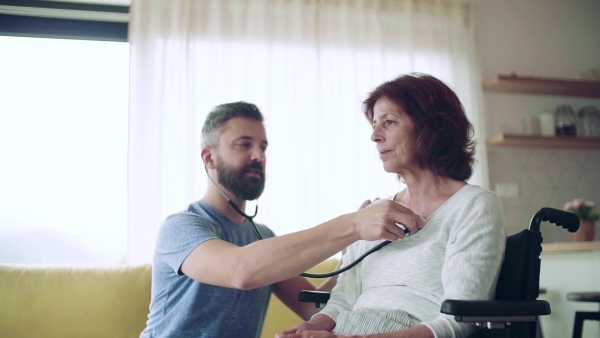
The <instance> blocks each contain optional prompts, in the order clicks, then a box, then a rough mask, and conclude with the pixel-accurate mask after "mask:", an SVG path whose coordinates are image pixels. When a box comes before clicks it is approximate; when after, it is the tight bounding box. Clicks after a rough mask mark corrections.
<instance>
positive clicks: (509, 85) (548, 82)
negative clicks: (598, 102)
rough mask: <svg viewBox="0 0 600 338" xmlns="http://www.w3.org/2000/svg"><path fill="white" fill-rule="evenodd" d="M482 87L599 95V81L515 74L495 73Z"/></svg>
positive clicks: (526, 91)
mask: <svg viewBox="0 0 600 338" xmlns="http://www.w3.org/2000/svg"><path fill="white" fill-rule="evenodd" d="M483 89H484V90H487V91H495V92H506V93H523V94H541V95H561V96H578V97H600V81H593V80H566V79H553V78H543V77H534V76H517V75H515V74H512V75H496V76H494V77H493V78H491V79H488V80H486V81H484V82H483Z"/></svg>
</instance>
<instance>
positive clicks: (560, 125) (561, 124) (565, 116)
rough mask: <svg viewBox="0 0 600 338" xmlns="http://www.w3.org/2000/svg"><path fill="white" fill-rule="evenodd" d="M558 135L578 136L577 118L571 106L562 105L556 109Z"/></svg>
mask: <svg viewBox="0 0 600 338" xmlns="http://www.w3.org/2000/svg"><path fill="white" fill-rule="evenodd" d="M554 121H555V130H556V135H569V136H575V135H576V130H577V128H576V126H575V124H576V118H575V112H574V111H573V107H572V106H571V105H570V104H562V105H560V106H558V107H556V112H555V120H554Z"/></svg>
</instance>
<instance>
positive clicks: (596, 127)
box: [577, 106, 600, 137]
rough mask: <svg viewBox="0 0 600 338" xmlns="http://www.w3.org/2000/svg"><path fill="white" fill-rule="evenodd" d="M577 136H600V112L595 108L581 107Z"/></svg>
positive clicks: (578, 113)
mask: <svg viewBox="0 0 600 338" xmlns="http://www.w3.org/2000/svg"><path fill="white" fill-rule="evenodd" d="M577 122H578V123H577V135H580V136H583V137H596V136H600V112H598V109H597V108H596V107H594V106H585V107H581V108H580V109H579V111H578V112H577Z"/></svg>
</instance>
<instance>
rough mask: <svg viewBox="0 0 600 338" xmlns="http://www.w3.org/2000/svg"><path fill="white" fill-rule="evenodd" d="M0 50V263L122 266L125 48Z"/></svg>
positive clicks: (14, 42)
mask: <svg viewBox="0 0 600 338" xmlns="http://www.w3.org/2000/svg"><path fill="white" fill-rule="evenodd" d="M0 50H1V51H2V53H0V158H1V159H2V164H1V166H0V206H1V207H0V263H27V264H42V265H108V264H118V263H122V262H124V259H125V256H126V246H127V210H126V208H127V119H128V117H127V111H128V76H129V71H128V68H129V44H128V43H126V42H109V41H85V40H61V39H43V38H28V37H7V36H0Z"/></svg>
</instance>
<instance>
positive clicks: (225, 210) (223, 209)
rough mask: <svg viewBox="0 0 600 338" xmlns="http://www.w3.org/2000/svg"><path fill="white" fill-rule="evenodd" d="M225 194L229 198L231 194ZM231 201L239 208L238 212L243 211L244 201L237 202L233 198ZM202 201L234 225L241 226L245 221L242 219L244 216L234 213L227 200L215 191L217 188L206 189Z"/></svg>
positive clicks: (237, 200)
mask: <svg viewBox="0 0 600 338" xmlns="http://www.w3.org/2000/svg"><path fill="white" fill-rule="evenodd" d="M225 192H226V193H227V194H229V195H228V196H231V193H230V192H229V191H225ZM230 198H231V197H230ZM231 200H232V201H233V203H235V204H236V205H237V206H238V208H240V210H242V211H244V210H245V208H246V201H245V200H239V199H237V198H235V197H234V198H232V199H231ZM202 201H204V202H205V203H207V204H209V205H210V206H211V207H213V208H215V209H217V210H218V211H219V212H220V213H222V214H223V216H225V217H227V218H228V219H229V220H231V221H232V222H234V223H238V224H242V223H244V222H245V221H246V218H244V216H242V215H240V214H239V213H238V212H237V211H235V209H234V208H233V207H232V206H231V205H230V204H229V202H228V201H227V199H226V198H225V197H224V196H223V195H222V194H221V192H220V191H219V190H217V188H216V187H215V186H214V185H209V187H208V189H207V190H206V194H204V197H203V198H202Z"/></svg>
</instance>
